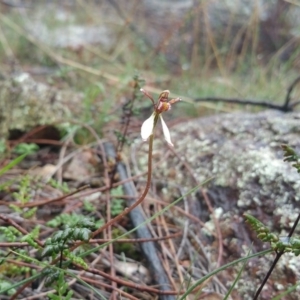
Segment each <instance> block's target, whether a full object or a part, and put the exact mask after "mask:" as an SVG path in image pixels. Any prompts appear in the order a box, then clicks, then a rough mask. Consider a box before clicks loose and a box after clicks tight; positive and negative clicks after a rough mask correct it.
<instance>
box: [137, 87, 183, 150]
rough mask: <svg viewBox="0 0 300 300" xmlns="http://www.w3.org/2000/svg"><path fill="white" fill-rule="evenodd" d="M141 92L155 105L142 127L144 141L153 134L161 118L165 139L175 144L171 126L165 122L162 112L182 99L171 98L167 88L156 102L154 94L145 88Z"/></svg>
mask: <svg viewBox="0 0 300 300" xmlns="http://www.w3.org/2000/svg"><path fill="white" fill-rule="evenodd" d="M141 92H143V93H144V95H145V96H147V97H148V98H149V99H150V100H151V101H152V103H153V107H154V112H153V113H152V115H151V116H150V118H148V119H147V120H146V121H145V122H144V123H143V125H142V128H141V136H142V139H143V140H144V141H146V140H147V139H148V138H149V137H150V136H151V135H152V134H153V130H154V127H155V126H156V123H157V121H158V119H160V121H161V125H162V129H163V134H164V137H165V140H166V141H167V142H168V144H169V145H170V146H173V144H172V141H171V135H170V131H169V128H168V126H167V124H166V123H165V121H164V119H163V117H162V115H161V114H162V113H163V112H165V111H168V110H170V109H171V105H172V104H174V103H176V102H178V101H180V100H181V99H180V98H175V99H171V100H169V99H168V97H169V94H170V91H169V90H165V91H163V92H161V94H160V95H159V97H158V101H157V103H156V104H155V102H154V100H153V98H152V96H151V95H150V94H149V93H148V92H146V91H145V90H143V89H141Z"/></svg>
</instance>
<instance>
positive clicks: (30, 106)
mask: <svg viewBox="0 0 300 300" xmlns="http://www.w3.org/2000/svg"><path fill="white" fill-rule="evenodd" d="M81 103H82V95H80V94H76V93H74V92H71V91H64V90H58V89H57V88H55V87H50V86H48V85H46V84H43V83H39V82H36V81H34V80H33V78H32V77H30V75H29V74H27V73H20V74H17V75H14V76H12V77H9V78H4V79H2V80H1V79H0V136H1V137H8V136H9V132H10V131H12V130H20V131H26V130H29V129H31V128H34V127H36V126H38V125H46V124H47V125H48V124H52V123H55V122H64V121H68V120H69V119H71V118H73V117H74V116H79V115H80V112H81V108H82V105H81Z"/></svg>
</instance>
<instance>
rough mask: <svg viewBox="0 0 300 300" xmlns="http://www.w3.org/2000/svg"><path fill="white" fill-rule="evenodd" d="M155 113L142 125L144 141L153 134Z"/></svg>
mask: <svg viewBox="0 0 300 300" xmlns="http://www.w3.org/2000/svg"><path fill="white" fill-rule="evenodd" d="M154 118H155V113H153V114H152V115H151V117H150V118H148V119H147V120H146V121H145V122H144V123H143V125H142V128H141V136H142V139H143V140H144V141H146V140H147V139H148V137H149V136H150V135H151V134H152V133H153V127H154Z"/></svg>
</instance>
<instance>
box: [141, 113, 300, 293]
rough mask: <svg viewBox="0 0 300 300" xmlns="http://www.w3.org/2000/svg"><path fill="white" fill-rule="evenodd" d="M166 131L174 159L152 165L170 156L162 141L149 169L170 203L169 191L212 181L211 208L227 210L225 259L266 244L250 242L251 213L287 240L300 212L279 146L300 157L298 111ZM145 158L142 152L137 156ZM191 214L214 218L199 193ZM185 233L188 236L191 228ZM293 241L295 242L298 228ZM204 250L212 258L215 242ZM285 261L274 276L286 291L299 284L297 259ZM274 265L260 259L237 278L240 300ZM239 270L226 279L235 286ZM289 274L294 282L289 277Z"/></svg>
mask: <svg viewBox="0 0 300 300" xmlns="http://www.w3.org/2000/svg"><path fill="white" fill-rule="evenodd" d="M170 132H171V135H172V140H173V142H174V150H175V151H176V155H173V153H172V152H169V155H168V156H167V157H166V160H164V162H163V163H161V164H159V163H157V162H158V158H161V157H163V155H165V154H166V153H168V147H167V146H166V145H165V144H164V141H159V143H158V142H157V140H155V143H154V148H155V153H156V158H155V159H154V161H155V162H156V163H157V164H156V165H155V168H154V169H153V176H154V179H155V180H156V182H159V181H160V180H163V181H164V182H167V183H168V186H167V191H168V193H169V198H170V199H172V198H175V197H176V196H175V192H174V191H175V189H173V188H171V187H174V186H177V187H181V188H184V189H185V190H187V191H188V190H190V189H191V188H193V187H195V186H196V184H197V183H201V182H204V181H205V180H207V179H209V178H212V177H213V180H211V181H210V183H209V184H208V185H207V186H206V189H207V195H208V197H209V200H210V202H211V205H212V206H213V208H214V209H216V208H222V210H223V211H224V213H223V214H222V216H221V217H220V220H219V224H220V230H221V232H222V241H223V245H224V246H225V248H224V253H223V256H224V257H231V258H238V257H241V256H243V255H245V253H246V252H247V251H245V247H246V248H247V247H248V248H247V249H250V248H251V249H252V247H255V250H256V251H260V250H263V249H267V248H268V247H269V246H270V245H269V244H267V243H261V242H259V241H258V240H254V238H255V234H254V233H253V232H251V230H250V229H249V227H248V226H247V225H246V224H245V221H244V218H243V213H245V212H248V213H251V214H253V215H254V216H255V217H257V218H258V219H259V220H261V221H262V222H263V223H264V224H265V225H266V226H268V227H269V228H270V229H271V230H272V231H274V233H276V234H278V235H279V236H280V235H282V236H287V234H288V232H289V230H290V228H291V226H292V224H293V221H294V220H295V218H296V217H297V215H298V213H299V212H300V201H299V199H300V174H298V173H297V172H296V170H295V169H294V168H293V167H292V166H291V164H290V163H288V162H284V161H283V151H282V149H281V144H283V143H284V144H289V145H290V146H292V147H293V148H294V149H295V150H296V151H297V152H298V153H299V152H300V113H299V112H294V113H286V114H283V113H280V112H277V111H265V112H261V113H257V114H250V113H236V114H224V115H217V116H212V117H206V118H201V119H195V120H191V121H189V122H186V123H182V124H179V125H177V126H174V127H173V128H170ZM159 153H160V154H159ZM145 154H146V153H143V152H142V151H140V152H139V156H140V157H144V156H145ZM142 161H143V162H144V159H143V158H141V160H139V163H140V166H141V168H142V170H147V167H146V166H145V164H144V163H143V162H142ZM186 164H187V165H188V166H189V168H187V167H186ZM170 169H173V170H174V172H173V176H172V177H170V176H168V171H169V170H170ZM191 173H192V174H191ZM164 188H165V187H164ZM194 203H197V205H195V204H194ZM197 207H198V210H196V209H195V208H197ZM189 208H190V213H191V214H193V215H194V216H198V217H199V218H200V219H201V220H202V221H208V220H210V219H211V215H210V212H209V211H208V209H207V206H206V204H205V201H204V198H203V196H202V195H201V192H198V193H193V194H192V195H190V196H189ZM226 224H227V225H226ZM226 228H227V229H226ZM189 230H193V229H192V227H190V228H189ZM195 233H196V234H197V235H198V237H199V239H202V240H205V237H203V233H202V231H201V230H199V228H196V230H195ZM295 236H296V237H298V236H299V230H296V232H295ZM252 243H253V244H252ZM205 247H206V251H207V253H214V251H215V244H206V245H205ZM212 257H214V256H212ZM285 257H287V256H286V255H284V258H283V260H282V262H283V264H281V265H278V267H276V269H275V270H274V274H275V276H277V275H276V274H279V275H278V276H279V277H278V278H280V283H281V284H284V285H285V286H289V285H292V284H293V280H294V279H295V278H298V279H299V278H300V273H299V272H298V271H297V270H300V263H299V259H298V257H297V258H295V259H293V260H292V259H291V257H290V256H288V258H285ZM273 259H274V255H273V254H272V255H271V256H267V257H261V258H259V259H255V260H254V261H253V262H251V263H252V264H251V265H249V266H247V267H246V269H245V272H244V274H243V275H242V278H241V279H240V280H239V283H242V284H241V285H240V286H239V287H238V294H239V295H240V296H241V299H252V298H253V293H254V292H255V290H256V289H257V287H258V285H259V283H260V282H261V281H262V279H263V277H264V275H265V274H266V273H267V271H268V270H269V267H270V265H271V262H272V260H273ZM284 266H285V269H284ZM239 268H240V266H239V267H237V268H236V269H234V271H233V273H231V274H234V275H233V277H232V280H234V278H235V276H236V274H237V272H238V271H239V270H240V269H239ZM286 273H288V274H291V276H290V277H289V276H286V275H285V274H286ZM258 274H259V275H258ZM274 286H275V285H274V281H271V282H270V283H268V284H267V286H266V289H265V290H264V293H266V295H268V296H267V297H266V299H267V298H268V299H270V298H271V296H275V295H276V290H274ZM290 296H291V298H290V299H298V295H297V293H294V294H291V295H290Z"/></svg>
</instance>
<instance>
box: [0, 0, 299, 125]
mask: <svg viewBox="0 0 300 300" xmlns="http://www.w3.org/2000/svg"><path fill="white" fill-rule="evenodd" d="M298 2H299V1H297V0H295V1H288V0H253V1H245V0H226V1H224V0H202V1H200V0H176V1H175V0H153V1H147V0H143V1H140V0H130V1H128V0H126V1H125V0H121V1H117V0H98V1H97V0H93V1H92V0H91V1H83V0H53V1H50V0H39V1H34V0H28V1H17V0H2V1H0V13H1V15H0V64H1V66H0V67H1V72H3V73H5V74H7V73H11V72H15V71H16V70H17V69H18V68H22V70H23V71H25V72H28V73H30V74H31V75H32V76H33V77H34V78H35V79H36V80H38V81H44V82H46V83H48V84H50V85H55V86H57V87H59V88H71V89H73V90H75V91H79V92H83V93H84V111H83V113H82V116H83V121H87V120H91V119H95V118H97V119H98V122H100V121H99V114H102V116H101V120H102V121H101V122H100V123H101V124H100V126H102V125H103V124H102V123H103V122H104V123H105V122H106V121H109V120H112V119H114V116H115V115H116V112H117V110H118V108H120V107H121V106H122V105H124V103H126V97H127V96H130V95H131V94H130V93H132V82H133V76H134V75H136V74H139V75H140V76H141V78H143V79H144V80H145V84H146V89H148V90H149V91H150V92H154V93H159V92H160V91H161V90H164V89H170V90H171V95H180V96H181V97H182V98H183V99H184V100H187V101H189V100H192V99H193V98H198V97H208V96H210V97H213V96H216V97H229V98H230V97H232V98H241V99H244V98H248V99H257V100H268V101H274V102H278V103H281V102H283V101H284V98H285V95H286V90H287V88H288V86H289V85H290V84H291V82H292V81H293V80H294V79H295V78H296V77H297V74H298V70H299V66H300V61H299V52H300V48H299V33H300V18H299V16H300V6H299V5H300V2H299V3H298ZM297 98H299V92H298V91H297V89H295V90H294V92H293V99H297ZM150 105H151V104H150V102H149V103H148V102H147V100H143V101H142V102H140V106H141V108H143V107H144V106H145V107H150ZM181 107H182V109H181V110H180V111H179V112H178V111H177V112H175V114H176V115H177V116H179V114H180V116H182V117H195V116H199V115H205V114H209V113H212V112H215V111H232V110H235V109H241V108H242V109H247V107H237V106H236V105H228V104H227V105H224V104H222V103H209V102H205V103H201V104H198V105H197V106H196V108H195V106H193V105H182V106H181ZM251 109H252V108H251Z"/></svg>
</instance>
